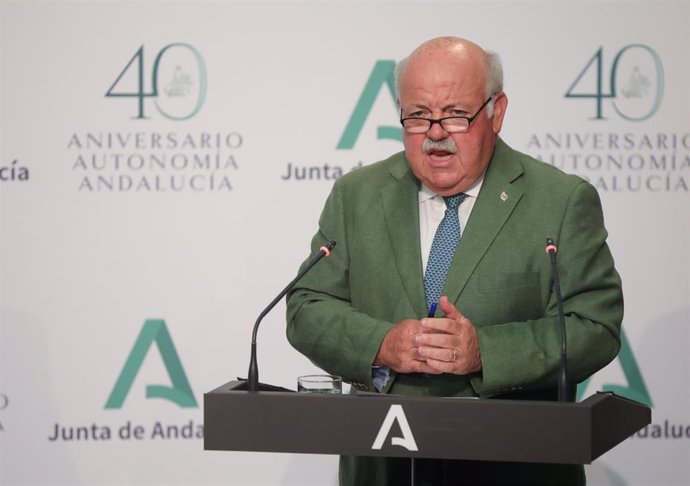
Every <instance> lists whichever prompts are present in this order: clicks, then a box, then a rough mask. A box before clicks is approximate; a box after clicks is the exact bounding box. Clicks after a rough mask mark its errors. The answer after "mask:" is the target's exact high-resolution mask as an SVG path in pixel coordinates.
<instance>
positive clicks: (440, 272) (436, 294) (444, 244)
mask: <svg viewBox="0 0 690 486" xmlns="http://www.w3.org/2000/svg"><path fill="white" fill-rule="evenodd" d="M466 197H467V194H464V193H460V194H456V195H455V196H444V197H443V199H444V201H445V202H446V213H445V214H444V215H443V219H442V220H441V223H440V224H439V225H438V228H437V229H436V234H435V235H434V241H433V243H432V244H431V251H430V252H429V261H428V262H427V264H426V272H425V273H424V291H425V293H426V302H427V307H428V306H431V304H432V303H433V302H438V299H439V298H440V297H441V291H442V290H443V284H444V283H445V282H446V276H447V275H448V268H450V262H451V261H452V260H453V255H455V248H456V247H457V246H458V241H460V219H459V218H458V207H459V206H460V204H462V202H463V201H464V200H465V198H466Z"/></svg>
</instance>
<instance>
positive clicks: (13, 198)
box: [0, 0, 690, 485]
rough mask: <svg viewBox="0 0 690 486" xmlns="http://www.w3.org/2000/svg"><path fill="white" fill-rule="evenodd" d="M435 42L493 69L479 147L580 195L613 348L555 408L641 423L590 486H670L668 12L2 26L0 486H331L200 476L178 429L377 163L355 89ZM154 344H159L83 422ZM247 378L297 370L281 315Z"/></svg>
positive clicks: (638, 8) (680, 235)
mask: <svg viewBox="0 0 690 486" xmlns="http://www.w3.org/2000/svg"><path fill="white" fill-rule="evenodd" d="M438 35H458V36H463V37H467V38H470V39H472V40H475V41H476V42H478V43H479V44H481V45H482V46H484V47H486V48H489V49H492V50H495V51H497V52H498V53H499V54H500V55H501V57H502V59H503V62H504V67H505V79H506V83H505V84H506V92H507V94H508V98H509V109H508V113H507V118H506V123H505V125H504V131H503V137H504V139H505V140H506V141H507V142H508V143H509V144H511V145H513V146H514V147H515V148H517V149H519V150H523V151H526V152H528V153H531V154H533V155H535V156H539V157H541V158H543V159H545V160H547V161H549V162H551V163H554V164H555V165H557V166H559V167H561V168H562V169H563V170H566V171H568V172H575V173H578V174H581V175H583V176H585V177H588V178H589V179H590V180H591V181H592V182H593V183H594V184H595V185H596V186H597V187H598V189H599V191H600V194H601V196H602V200H603V205H604V211H605V216H606V222H607V227H608V229H609V233H610V239H609V242H610V245H611V248H612V251H613V253H614V256H615V258H616V263H617V266H618V269H619V271H620V273H621V275H622V278H623V282H624V291H625V297H626V315H625V320H624V330H625V335H626V339H627V341H628V344H629V346H627V347H626V350H627V351H626V354H625V357H622V358H621V359H617V360H615V361H614V362H613V363H612V364H611V365H610V366H609V367H607V368H606V369H605V370H603V371H602V372H600V373H598V374H597V375H596V376H595V377H594V378H593V379H592V380H591V381H590V382H589V383H588V384H586V387H583V388H585V389H583V390H582V393H585V394H586V395H589V394H591V393H592V392H594V391H595V390H597V389H602V388H611V387H618V388H617V389H618V390H619V391H620V392H621V393H622V394H627V395H628V396H633V397H635V398H637V399H642V400H643V401H647V402H648V403H650V404H651V405H652V406H653V426H652V427H649V428H648V429H646V430H645V431H643V432H642V433H640V434H637V435H636V436H634V437H633V438H631V439H630V440H628V441H627V442H625V443H624V444H622V445H621V446H619V447H618V448H616V449H614V450H613V451H611V452H609V453H607V454H605V455H604V456H603V457H601V458H600V459H599V460H598V461H596V462H595V463H594V464H593V465H592V466H588V478H589V483H590V484H602V485H603V484H614V485H648V484H649V485H651V484H653V485H681V484H689V483H690V462H688V457H690V412H689V410H690V378H689V376H690V373H689V371H690V358H688V353H687V346H688V342H690V332H689V326H690V304H689V302H690V282H689V276H690V258H689V257H688V254H689V252H690V204H689V202H690V196H689V195H690V158H689V157H690V108H689V107H690V93H689V91H690V88H689V87H690V4H689V3H688V2H687V1H666V2H661V1H659V2H627V1H609V2H606V1H596V2H576V1H571V2H566V1H559V2H538V1H517V0H516V1H506V2H496V1H484V2H462V1H457V2H399V3H398V2H326V1H323V2H288V1H283V2H272V3H269V2H254V3H249V2H246V3H245V2H165V1H159V2H126V1H112V2H62V1H53V2H37V1H22V2H19V1H17V2H9V1H2V2H1V3H0V73H1V77H0V90H1V98H0V116H1V121H0V127H1V132H0V453H1V456H0V460H1V463H0V481H1V482H2V483H3V484H235V485H245V484H252V485H274V484H314V485H322V484H334V483H335V480H336V464H337V459H336V458H335V457H332V456H306V455H304V456H298V455H289V454H252V453H218V452H203V450H202V449H203V444H202V439H201V438H199V435H200V433H199V430H200V428H201V427H202V410H201V408H200V406H201V404H202V402H203V393H204V392H206V391H209V390H211V389H213V388H215V387H216V386H218V385H220V384H222V383H224V382H226V381H228V380H230V379H232V378H234V377H236V376H238V375H241V376H243V375H245V374H246V368H247V363H248V358H249V341H250V332H251V326H252V325H253V323H254V320H255V319H256V316H257V315H258V313H259V312H260V311H261V309H262V308H263V307H264V306H265V305H266V304H267V303H268V302H269V301H270V300H271V299H272V298H273V296H274V295H275V294H276V293H277V292H278V291H279V290H280V289H281V288H282V287H283V285H285V283H287V281H289V280H290V279H291V278H292V277H293V276H294V274H295V272H296V270H297V267H298V265H299V263H300V262H301V261H302V260H303V259H304V258H305V257H306V256H307V251H308V242H309V240H310V239H311V236H312V234H313V232H314V231H315V229H316V222H317V218H318V215H319V212H320V210H321V207H322V204H323V202H324V201H325V197H326V195H327V194H328V192H329V189H330V187H331V185H332V182H333V177H334V176H336V175H337V174H338V173H339V171H347V170H350V169H352V168H353V167H355V166H357V165H358V164H360V163H364V164H368V163H371V162H373V161H376V160H379V159H381V158H383V157H385V156H387V155H389V154H391V153H393V152H396V151H399V150H401V149H402V144H401V143H400V142H399V141H396V140H391V139H386V138H384V139H378V138H377V130H378V127H380V126H390V127H395V128H396V129H397V111H396V108H395V105H394V103H393V97H392V93H391V91H390V90H389V88H388V87H387V85H386V84H385V83H383V84H378V85H377V84H376V83H374V81H375V79H374V78H375V77H374V76H372V73H374V72H375V71H376V69H375V67H376V66H378V68H379V69H382V70H383V71H382V72H384V73H386V72H388V71H386V69H390V67H391V66H392V65H393V64H392V63H391V62H387V61H395V60H398V59H400V58H402V57H404V56H405V55H406V54H408V53H409V52H410V51H411V50H412V49H413V48H414V47H416V46H417V45H418V44H420V43H421V42H422V41H424V40H426V39H428V38H431V37H435V36H438ZM156 61H158V62H156ZM140 62H141V64H140ZM370 77H371V80H372V83H373V84H372V85H371V86H370V90H365V86H366V85H367V81H368V80H370ZM140 83H141V84H140ZM612 83H613V85H614V89H613V90H612V87H611V85H612ZM154 84H156V85H157V88H158V90H157V93H154V91H153V89H154ZM598 85H599V86H600V88H597V86H598ZM363 92H365V93H367V95H366V96H362V93H363ZM107 93H110V96H106V94H107ZM567 93H570V96H566V94H567ZM154 94H155V96H154ZM576 94H579V95H583V94H584V95H587V96H586V97H574V96H573V95H576ZM116 95H119V96H116ZM122 95H126V96H122ZM360 97H362V103H361V104H360V109H361V110H362V111H361V112H359V111H356V109H355V107H356V106H357V104H358V100H360ZM175 118H178V119H175ZM351 119H352V121H353V126H359V127H360V128H361V130H359V131H358V132H357V130H355V132H351V133H355V135H353V136H351V137H350V139H349V143H350V144H351V147H350V148H337V147H338V145H339V142H340V141H341V137H342V136H343V133H344V132H345V129H346V126H348V122H349V121H351ZM346 138H347V137H346ZM343 144H344V145H347V144H346V143H343ZM288 174H292V175H291V176H290V177H289V178H288ZM303 174H311V178H304V177H301V178H297V176H298V175H299V176H302V175H303ZM317 176H318V177H317ZM155 320H158V321H160V320H162V321H164V326H161V325H160V322H159V323H158V328H156V329H158V331H159V333H158V334H155V337H156V339H158V341H155V343H157V344H159V345H160V346H157V345H155V344H154V345H152V346H151V348H150V349H149V350H148V353H147V354H146V355H145V358H144V359H143V361H141V362H140V366H139V367H138V368H136V367H135V368H136V369H135V371H134V372H133V373H130V375H129V376H130V377H131V378H132V379H133V382H132V383H131V386H130V387H126V386H125V389H126V391H127V393H126V394H125V395H124V397H123V396H122V394H120V398H121V399H123V401H122V403H121V404H120V405H117V406H114V407H109V408H106V403H107V402H108V400H109V398H110V397H111V394H112V392H113V389H114V388H115V386H116V383H117V382H118V380H119V377H120V375H121V372H122V370H123V367H125V363H126V362H127V360H128V356H129V355H130V352H131V351H132V349H133V348H134V347H135V343H136V342H138V343H142V342H144V341H143V338H141V339H139V335H140V332H142V330H151V329H153V326H154V325H155V324H154V321H155ZM145 323H146V324H145ZM161 328H162V329H164V331H167V333H168V335H169V336H170V339H171V340H172V343H173V344H174V348H173V350H172V351H171V347H170V346H167V345H166V344H164V343H163V340H164V337H165V336H164V334H165V332H164V331H163V332H161V331H160V329H161ZM159 350H160V352H159ZM161 353H162V354H163V355H165V356H163V357H166V356H167V357H170V356H172V357H173V358H176V360H175V359H173V361H176V362H179V364H180V365H181V369H182V372H181V373H180V372H177V374H176V375H175V377H177V378H179V377H180V376H183V377H184V378H185V379H186V381H187V383H188V385H189V389H191V391H192V394H191V395H189V396H187V398H188V399H190V398H191V400H192V403H191V405H192V406H180V405H179V404H178V403H175V402H174V401H171V400H168V399H164V398H147V394H146V390H147V387H148V386H149V385H156V384H158V385H162V386H170V383H171V379H172V378H171V374H175V373H174V372H172V371H170V366H168V367H166V365H165V362H164V361H163V359H161V358H162V356H161ZM259 362H260V367H261V378H262V381H267V382H270V383H274V384H278V385H282V386H286V387H289V388H293V389H294V388H295V383H294V382H295V377H296V376H297V375H299V374H304V373H306V372H310V371H314V370H315V369H314V367H313V365H311V364H310V362H309V361H308V360H307V359H305V358H304V357H302V356H300V355H299V354H298V353H297V352H296V351H294V350H293V349H292V348H291V347H290V346H289V344H288V343H287V341H286V339H285V332H284V304H282V303H281V304H280V305H279V306H278V307H277V308H276V309H275V310H274V312H273V313H272V314H271V315H269V316H268V317H267V318H266V319H265V320H264V323H263V326H262V328H261V332H260V333H259ZM125 374H126V373H125ZM120 381H121V380H120ZM621 390H622V391H621ZM194 402H195V403H196V405H197V406H194ZM187 405H190V403H187ZM128 424H129V430H130V431H132V430H134V428H135V427H139V429H138V430H139V437H138V438H137V437H134V436H129V437H128V436H127V435H126V434H125V432H126V431H127V425H128ZM169 427H171V429H170V430H171V432H170V434H172V433H173V432H172V429H173V428H174V429H176V430H177V431H178V433H179V434H180V435H179V436H178V437H177V438H175V437H174V436H169V434H168V432H165V433H163V432H162V431H167V430H168V428H169Z"/></svg>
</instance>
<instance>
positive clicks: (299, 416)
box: [204, 381, 651, 464]
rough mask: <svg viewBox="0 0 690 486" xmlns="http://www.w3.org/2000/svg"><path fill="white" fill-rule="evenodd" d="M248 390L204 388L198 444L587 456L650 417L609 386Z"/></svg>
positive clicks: (566, 460) (400, 453)
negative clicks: (421, 393) (561, 395)
mask: <svg viewBox="0 0 690 486" xmlns="http://www.w3.org/2000/svg"><path fill="white" fill-rule="evenodd" d="M263 390H264V389H263V388H262V390H261V391H258V392H254V393H250V392H248V391H246V383H245V382H243V381H232V382H229V383H226V384H225V385H223V386H220V387H218V388H217V389H215V390H213V391H211V392H209V393H205V394H204V449H205V450H217V451H256V452H289V453H307V454H342V455H358V456H384V457H417V458H438V459H467V460H492V461H513V462H542V463H562V464H589V463H591V462H592V461H594V460H595V459H596V458H597V457H599V456H600V455H602V454H603V453H605V452H606V451H608V450H610V449H612V448H613V447H615V446H616V445H618V444H619V443H621V442H622V441H624V440H625V439H627V438H628V437H630V436H631V435H632V434H634V433H635V432H636V431H638V430H640V429H642V428H643V427H645V426H646V425H648V424H649V423H651V410H650V409H649V407H647V406H645V405H643V404H640V403H637V402H634V401H631V400H627V399H625V398H621V397H619V396H617V395H615V394H612V393H597V394H595V395H592V396H590V397H589V398H587V399H585V400H583V401H582V402H579V403H560V402H546V401H525V400H494V399H471V398H441V397H413V396H396V395H385V394H376V393H357V394H350V395H322V394H312V393H296V392H291V391H263Z"/></svg>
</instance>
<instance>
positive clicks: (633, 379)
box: [577, 330, 654, 407]
mask: <svg viewBox="0 0 690 486" xmlns="http://www.w3.org/2000/svg"><path fill="white" fill-rule="evenodd" d="M618 360H619V361H620V364H621V368H623V375H624V376H625V379H626V380H627V382H628V383H627V386H626V385H615V384H606V385H604V386H602V387H601V389H602V390H603V391H609V392H614V393H616V394H618V395H620V396H622V397H626V398H629V399H631V400H635V401H638V402H640V403H644V404H645V405H648V406H650V407H653V406H654V405H653V403H652V397H651V396H650V395H649V391H647V386H646V385H645V383H644V379H643V378H642V373H641V372H640V367H639V366H638V365H637V360H636V359H635V355H633V352H632V348H631V347H630V343H629V342H628V338H627V337H626V335H625V331H624V330H621V350H620V353H618ZM588 384H589V378H588V379H586V380H585V381H583V382H582V383H580V385H579V386H578V387H577V400H578V401H579V400H581V399H582V398H583V397H584V394H585V390H586V389H587V385H588Z"/></svg>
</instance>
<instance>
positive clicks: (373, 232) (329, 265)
mask: <svg viewBox="0 0 690 486" xmlns="http://www.w3.org/2000/svg"><path fill="white" fill-rule="evenodd" d="M418 190H419V181H418V180H417V179H416V178H415V176H414V174H413V173H412V171H411V170H410V168H409V166H408V164H407V160H406V158H405V155H404V153H402V152H401V153H398V154H395V155H393V156H392V157H390V158H388V159H386V160H383V161H381V162H378V163H375V164H373V165H370V166H367V167H363V168H361V169H358V170H356V171H354V172H352V173H349V174H347V175H345V176H343V177H341V178H340V179H339V180H338V181H336V183H335V184H334V186H333V189H332V192H331V194H330V196H329V197H328V200H327V202H326V205H325V207H324V210H323V213H322V215H321V218H320V221H319V230H318V232H317V233H316V235H315V236H314V238H313V241H312V254H315V253H316V252H317V251H318V249H319V247H320V246H321V245H323V244H324V243H325V242H326V241H327V240H336V241H337V246H336V248H335V250H334V251H333V254H332V255H331V256H330V257H329V258H326V259H324V260H323V261H322V262H320V263H319V264H318V265H317V266H315V267H314V268H313V269H312V270H311V272H310V273H308V274H307V275H306V276H305V277H304V278H303V279H302V280H301V281H300V282H298V284H297V286H296V287H295V288H294V290H293V291H292V292H291V293H290V294H289V296H288V306H287V323H288V327H287V335H288V339H289V341H290V342H291V344H292V345H293V346H294V347H295V348H296V349H298V350H299V351H300V352H302V353H303V354H305V355H306V356H307V357H309V358H310V359H311V360H312V361H313V362H314V363H315V364H316V365H317V366H319V367H320V368H322V369H324V370H325V371H327V372H329V373H332V374H335V375H340V376H342V377H343V379H344V380H345V381H348V382H351V383H352V384H353V385H354V386H355V387H356V388H357V389H366V390H369V391H375V389H374V387H373V384H372V374H371V372H372V362H373V361H374V357H375V355H376V353H377V351H378V348H379V345H380V343H381V341H382V339H383V337H384V335H385V334H386V332H387V331H388V330H389V329H390V328H391V327H392V326H393V325H394V324H395V323H397V322H399V321H401V320H403V319H406V318H422V317H425V316H426V313H427V309H426V301H425V295H424V285H423V269H422V258H421V252H420V243H419V209H418V208H419V205H418ZM546 236H551V237H552V238H553V239H554V240H555V242H556V244H557V245H558V247H559V253H558V263H559V268H560V282H561V291H562V295H563V299H564V303H563V304H564V310H565V316H566V317H565V320H566V327H567V332H568V352H569V360H568V363H569V372H570V376H571V379H572V380H573V381H575V382H580V381H582V380H584V379H586V378H587V377H589V376H590V375H591V374H592V373H594V372H595V371H597V370H599V369H600V368H602V367H603V366H605V365H606V364H607V363H609V362H610V361H611V360H612V359H613V358H614V357H615V356H616V354H617V353H618V350H619V347H620V338H619V330H620V325H621V320H622V317H623V296H622V291H621V282H620V278H619V276H618V273H617V272H616V270H615V268H614V263H613V258H612V256H611V253H610V252H609V249H608V247H607V245H606V236H607V232H606V229H605V228H604V221H603V215H602V210H601V203H600V200H599V196H598V194H597V192H596V190H595V189H594V187H593V186H592V185H590V184H589V183H587V182H586V181H584V180H582V179H580V178H579V177H576V176H573V175H567V174H564V173H563V172H561V171H559V170H558V169H556V168H554V167H552V166H550V165H548V164H544V163H542V162H539V161H537V160H535V159H532V158H531V157H529V156H527V155H525V154H522V153H519V152H517V151H515V150H513V149H511V148H510V147H508V146H507V145H506V144H505V143H504V142H503V141H502V140H500V139H498V141H497V143H496V147H495V150H494V154H493V157H492V160H491V162H490V164H489V167H488V169H487V171H486V174H485V178H484V182H483V184H482V187H481V191H480V193H479V196H478V198H477V201H476V203H475V206H474V208H473V210H472V214H471V216H470V219H469V221H468V222H467V224H466V225H465V228H463V233H462V237H461V239H460V243H459V245H458V248H457V250H456V253H455V258H454V260H453V262H452V264H451V267H450V269H449V272H448V278H447V281H446V283H445V287H444V291H443V293H444V294H445V295H447V296H448V297H449V299H450V300H451V302H453V303H454V304H455V306H456V307H457V308H458V309H459V310H460V312H461V313H462V314H464V315H465V316H467V317H468V318H469V319H470V320H471V321H472V322H473V323H474V325H475V326H476V329H477V334H478V338H479V348H480V353H481V359H482V366H483V368H482V370H481V371H480V372H478V373H474V374H471V375H466V376H457V375H451V374H443V375H438V376H433V375H424V374H417V373H410V374H396V373H392V376H391V379H390V380H389V382H388V384H387V386H386V388H385V389H384V390H383V391H384V392H389V393H396V394H406V395H432V396H480V397H492V396H498V395H507V394H510V395H514V394H515V393H518V394H522V395H521V398H530V397H531V396H532V397H534V398H537V397H543V396H544V395H543V392H544V391H545V390H553V389H555V387H556V383H557V375H558V369H559V360H560V350H561V345H560V331H559V321H558V311H557V305H556V300H555V296H554V293H553V292H552V275H551V266H550V260H549V257H548V255H547V254H546V253H545V251H544V247H545V238H546Z"/></svg>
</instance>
